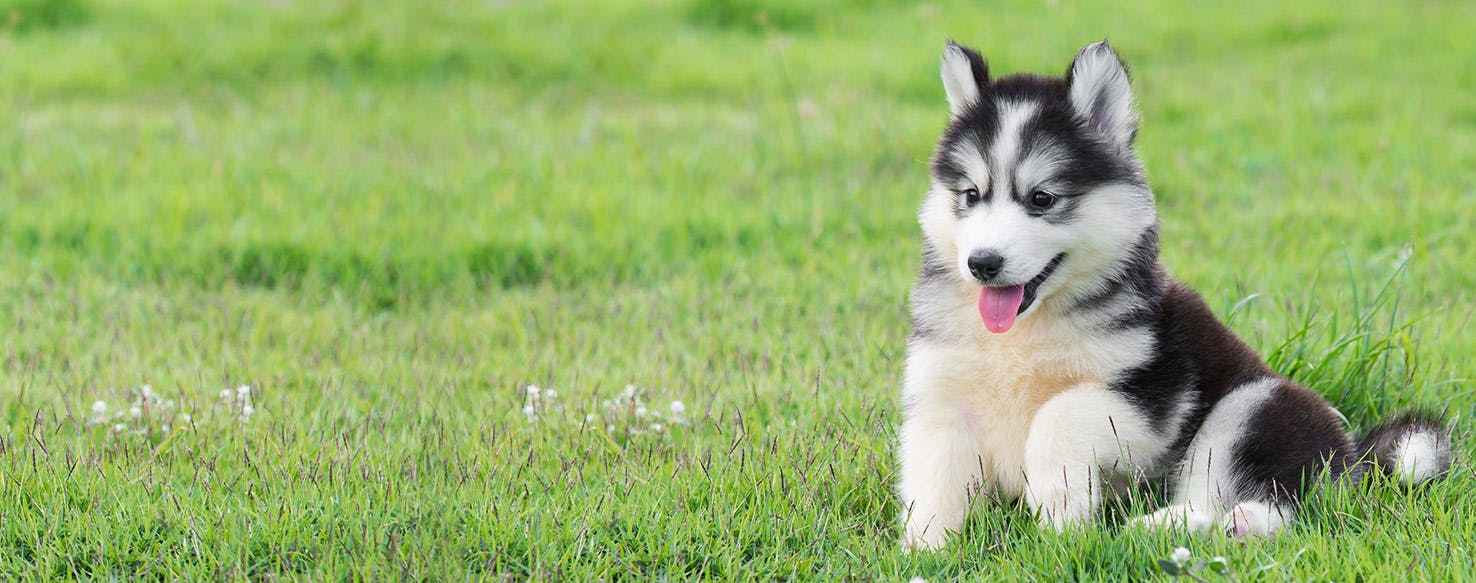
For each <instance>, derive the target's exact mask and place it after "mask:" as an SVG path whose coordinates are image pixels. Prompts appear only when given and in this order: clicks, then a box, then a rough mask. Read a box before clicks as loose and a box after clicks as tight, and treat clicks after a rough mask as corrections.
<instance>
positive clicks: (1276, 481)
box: [1230, 379, 1356, 502]
mask: <svg viewBox="0 0 1476 583" xmlns="http://www.w3.org/2000/svg"><path fill="white" fill-rule="evenodd" d="M1352 451H1353V442H1352V440H1351V439H1349V438H1348V434H1347V433H1346V432H1344V431H1343V426H1342V422H1341V420H1340V419H1338V416H1337V415H1336V414H1334V413H1333V411H1332V408H1331V407H1330V406H1328V404H1327V402H1326V401H1324V400H1322V397H1320V396H1318V395H1317V394H1316V393H1313V392H1312V391H1309V390H1307V389H1305V388H1302V387H1301V386H1300V385H1297V384H1295V383H1293V382H1291V381H1288V380H1285V379H1282V380H1281V381H1280V382H1279V383H1278V384H1277V386H1276V388H1275V389H1272V391H1271V396H1270V397H1269V398H1268V399H1266V401H1265V402H1264V403H1263V404H1262V405H1261V408H1260V410H1259V411H1257V412H1256V413H1255V414H1254V416H1252V417H1251V419H1250V423H1248V424H1247V426H1246V434H1245V436H1244V437H1242V438H1241V441H1240V443H1239V444H1237V446H1236V447H1235V450H1234V451H1233V452H1232V453H1231V455H1232V457H1231V460H1230V463H1232V464H1234V466H1235V468H1236V469H1237V470H1239V473H1240V476H1241V484H1242V485H1243V488H1244V489H1245V491H1242V492H1239V495H1240V496H1241V497H1243V498H1247V499H1251V500H1255V499H1271V500H1278V501H1285V502H1296V501H1297V500H1299V499H1300V497H1301V495H1302V493H1303V492H1305V491H1306V490H1307V488H1308V486H1310V484H1311V482H1312V480H1314V479H1316V478H1317V477H1318V476H1320V475H1321V473H1322V471H1323V469H1324V468H1327V467H1328V464H1329V463H1330V464H1331V470H1332V473H1333V475H1339V474H1341V473H1343V472H1344V471H1346V470H1347V469H1349V468H1350V467H1351V466H1352V464H1353V463H1354V462H1356V459H1355V458H1354V457H1353V456H1351V455H1350V454H1351V453H1352Z"/></svg>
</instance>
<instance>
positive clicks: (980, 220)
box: [920, 41, 1157, 332]
mask: <svg viewBox="0 0 1476 583" xmlns="http://www.w3.org/2000/svg"><path fill="white" fill-rule="evenodd" d="M942 74H943V88H944V90H945V91H946V93H947V95H948V104H949V109H950V111H951V120H950V121H949V124H948V129H947V131H945V132H944V133H943V137H942V139H941V140H939V142H938V147H937V150H936V151H935V152H934V154H933V159H932V185H931V188H930V189H929V192H928V195H927V199H926V201H925V202H924V203H923V207H922V211H921V213H920V221H921V223H922V227H923V232H924V235H925V236H926V238H927V240H928V243H929V245H928V249H927V253H926V258H925V260H926V261H929V262H933V263H935V265H934V266H933V267H934V268H935V271H936V270H938V269H940V268H941V269H945V270H946V271H947V272H949V273H951V274H952V275H954V276H956V277H958V278H959V279H960V280H962V281H963V282H966V283H967V284H969V285H975V286H978V287H979V289H980V297H979V310H980V315H981V316H982V317H983V319H984V323H985V326H986V327H987V328H988V329H989V330H991V331H993V332H1005V331H1007V330H1009V328H1010V326H1012V325H1013V323H1014V321H1015V319H1016V317H1017V316H1020V317H1023V316H1025V315H1027V314H1029V313H1030V312H1031V311H1032V308H1034V307H1036V306H1038V305H1041V304H1042V303H1044V302H1045V301H1046V300H1047V298H1049V297H1051V296H1052V295H1053V294H1058V293H1061V292H1063V291H1069V290H1072V289H1084V288H1085V287H1087V286H1090V285H1091V284H1092V280H1094V279H1096V278H1101V277H1104V276H1105V274H1106V273H1108V272H1109V271H1110V270H1111V269H1112V267H1113V265H1114V264H1116V263H1119V262H1120V261H1121V260H1122V259H1123V257H1124V256H1125V255H1126V254H1127V253H1128V252H1129V250H1130V249H1131V247H1132V245H1133V244H1134V243H1136V242H1137V241H1138V239H1139V237H1140V236H1141V235H1142V233H1143V232H1144V231H1145V230H1147V229H1149V228H1152V227H1153V225H1154V224H1155V223H1156V221H1157V218H1156V216H1155V214H1154V210H1153V195H1152V193H1151V192H1150V191H1149V189H1148V185H1147V183H1146V181H1145V180H1144V179H1143V176H1142V170H1141V163H1140V162H1139V161H1138V158H1137V155H1136V153H1134V151H1133V138H1134V136H1135V134H1136V133H1137V130H1138V114H1137V111H1136V108H1135V106H1134V104H1133V94H1132V89H1131V87H1130V86H1129V84H1128V75H1127V70H1126V69H1125V68H1124V67H1123V64H1122V61H1121V60H1119V59H1118V57H1117V54H1116V53H1114V52H1113V50H1112V48H1111V47H1109V46H1108V45H1107V43H1106V42H1105V41H1104V42H1099V43H1095V44H1092V45H1089V46H1087V47H1086V48H1084V49H1082V50H1081V52H1079V53H1077V55H1076V58H1075V59H1074V60H1073V61H1072V63H1071V66H1070V67H1069V68H1068V69H1067V73H1066V76H1065V78H1055V77H1040V76H1035V75H1027V74H1016V75H1010V76H1006V77H1003V78H1000V79H997V80H994V79H991V78H990V77H989V67H988V65H987V64H986V63H985V62H984V59H983V58H982V57H980V56H979V53H977V52H975V51H974V50H972V49H969V48H967V47H964V46H961V45H957V44H954V43H952V42H949V43H948V44H947V46H945V47H944V50H943V62H942Z"/></svg>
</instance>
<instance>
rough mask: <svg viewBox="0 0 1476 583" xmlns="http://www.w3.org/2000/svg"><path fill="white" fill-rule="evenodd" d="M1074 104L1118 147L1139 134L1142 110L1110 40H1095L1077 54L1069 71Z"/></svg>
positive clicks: (1089, 123) (1125, 70)
mask: <svg viewBox="0 0 1476 583" xmlns="http://www.w3.org/2000/svg"><path fill="white" fill-rule="evenodd" d="M1066 83H1067V84H1068V85H1070V86H1071V107H1072V108H1073V109H1075V110H1076V114H1077V115H1078V116H1081V118H1082V119H1084V120H1086V122H1087V125H1088V126H1089V127H1091V128H1092V129H1094V130H1096V131H1098V132H1100V133H1101V134H1102V136H1103V137H1105V138H1107V140H1108V141H1109V142H1111V143H1113V144H1116V145H1117V146H1118V147H1122V148H1126V147H1128V146H1131V145H1132V143H1133V137H1134V136H1136V135H1137V133H1138V111H1137V107H1136V106H1135V105H1134V104H1133V89H1132V87H1131V86H1130V85H1129V84H1128V74H1127V69H1126V68H1125V67H1123V65H1122V60H1121V59H1119V58H1117V53H1114V52H1112V47H1110V46H1107V41H1105V40H1103V41H1102V42H1098V43H1092V44H1090V45H1087V47H1086V48H1084V49H1082V50H1081V52H1079V53H1077V54H1076V60H1074V61H1072V62H1071V70H1070V71H1067V73H1066Z"/></svg>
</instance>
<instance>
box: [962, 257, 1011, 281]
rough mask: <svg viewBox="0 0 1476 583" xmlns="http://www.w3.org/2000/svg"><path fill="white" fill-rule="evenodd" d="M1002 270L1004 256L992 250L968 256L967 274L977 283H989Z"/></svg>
mask: <svg viewBox="0 0 1476 583" xmlns="http://www.w3.org/2000/svg"><path fill="white" fill-rule="evenodd" d="M1002 269H1004V256H1003V255H1000V254H999V253H996V252H995V251H993V250H988V249H986V250H984V251H975V252H973V253H972V254H971V255H969V273H972V274H974V277H976V278H978V279H979V281H981V282H984V281H989V280H991V279H994V276H996V275H999V272H1000V270H1002Z"/></svg>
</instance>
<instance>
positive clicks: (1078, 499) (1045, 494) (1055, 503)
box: [1026, 484, 1096, 532]
mask: <svg viewBox="0 0 1476 583" xmlns="http://www.w3.org/2000/svg"><path fill="white" fill-rule="evenodd" d="M1026 502H1028V503H1029V504H1030V508H1031V510H1034V511H1035V517H1036V519H1037V520H1038V521H1039V522H1040V527H1041V528H1047V529H1050V530H1054V531H1056V532H1063V531H1065V530H1066V529H1068V528H1070V527H1071V526H1073V525H1077V524H1083V523H1086V522H1089V521H1091V519H1092V514H1093V513H1094V512H1095V510H1096V503H1095V501H1093V500H1092V495H1091V493H1089V492H1087V491H1083V490H1078V489H1075V488H1068V487H1066V486H1064V485H1061V484H1047V485H1045V486H1043V487H1035V486H1033V485H1032V486H1031V487H1030V488H1029V489H1028V490H1027V491H1026Z"/></svg>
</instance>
